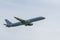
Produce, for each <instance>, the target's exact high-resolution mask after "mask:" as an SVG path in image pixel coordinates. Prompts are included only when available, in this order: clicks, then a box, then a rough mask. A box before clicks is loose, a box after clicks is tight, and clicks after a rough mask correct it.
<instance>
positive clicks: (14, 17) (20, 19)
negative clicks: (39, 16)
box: [14, 17, 25, 21]
mask: <svg viewBox="0 0 60 40" xmlns="http://www.w3.org/2000/svg"><path fill="white" fill-rule="evenodd" d="M14 18H15V19H17V20H19V21H25V20H23V19H21V18H18V17H14Z"/></svg>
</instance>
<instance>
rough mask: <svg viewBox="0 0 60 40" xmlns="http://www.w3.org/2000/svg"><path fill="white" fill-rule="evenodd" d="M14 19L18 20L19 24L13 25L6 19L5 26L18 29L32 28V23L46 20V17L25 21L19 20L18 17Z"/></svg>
mask: <svg viewBox="0 0 60 40" xmlns="http://www.w3.org/2000/svg"><path fill="white" fill-rule="evenodd" d="M14 18H15V19H17V20H18V21H19V22H16V23H12V22H10V21H9V20H8V19H5V22H6V24H4V25H5V26H6V27H16V26H19V25H25V26H32V25H33V23H32V22H35V21H39V20H43V19H45V17H36V18H32V19H28V20H24V19H21V18H18V17H14Z"/></svg>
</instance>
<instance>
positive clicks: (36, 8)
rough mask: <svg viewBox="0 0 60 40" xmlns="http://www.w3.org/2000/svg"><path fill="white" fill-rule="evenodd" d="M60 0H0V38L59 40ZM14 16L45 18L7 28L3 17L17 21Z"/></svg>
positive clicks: (0, 39) (6, 39) (3, 39)
mask: <svg viewBox="0 0 60 40" xmlns="http://www.w3.org/2000/svg"><path fill="white" fill-rule="evenodd" d="M59 1H60V0H0V40H60V2H59ZM14 16H16V17H19V18H22V19H30V18H34V17H38V16H43V17H46V19H45V20H42V21H39V22H35V23H34V25H33V26H28V27H26V26H18V27H14V28H7V27H5V26H4V25H3V24H4V23H5V21H4V19H9V20H10V21H11V22H17V21H18V20H16V19H14Z"/></svg>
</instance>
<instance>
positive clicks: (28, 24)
mask: <svg viewBox="0 0 60 40" xmlns="http://www.w3.org/2000/svg"><path fill="white" fill-rule="evenodd" d="M32 25H33V24H32V23H31V24H25V26H32Z"/></svg>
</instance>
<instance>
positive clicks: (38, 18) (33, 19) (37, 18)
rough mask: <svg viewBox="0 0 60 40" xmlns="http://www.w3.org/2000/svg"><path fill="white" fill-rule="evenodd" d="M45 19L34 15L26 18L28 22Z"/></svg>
mask: <svg viewBox="0 0 60 40" xmlns="http://www.w3.org/2000/svg"><path fill="white" fill-rule="evenodd" d="M43 19H45V18H44V17H36V18H32V19H29V20H27V21H28V22H35V21H39V20H43Z"/></svg>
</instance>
